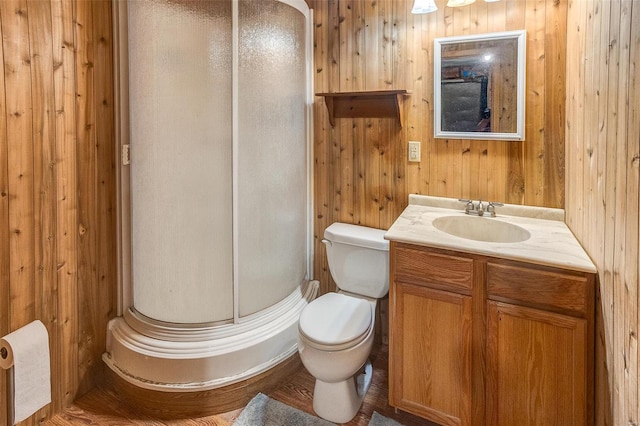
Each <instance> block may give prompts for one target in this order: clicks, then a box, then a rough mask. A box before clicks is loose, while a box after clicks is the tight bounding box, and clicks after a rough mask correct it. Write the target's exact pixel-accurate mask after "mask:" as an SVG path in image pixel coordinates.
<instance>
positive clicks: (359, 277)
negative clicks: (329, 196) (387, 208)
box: [323, 223, 389, 299]
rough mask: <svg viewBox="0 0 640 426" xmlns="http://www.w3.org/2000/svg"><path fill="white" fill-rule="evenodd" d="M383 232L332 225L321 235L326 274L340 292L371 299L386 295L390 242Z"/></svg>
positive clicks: (341, 224)
mask: <svg viewBox="0 0 640 426" xmlns="http://www.w3.org/2000/svg"><path fill="white" fill-rule="evenodd" d="M385 232H386V231H383V230H380V229H374V228H368V227H365V226H359V225H350V224H347V223H333V224H331V225H330V226H329V227H328V228H327V229H325V231H324V240H323V242H324V243H325V247H326V249H327V259H328V262H329V271H330V272H331V276H332V277H333V280H334V281H335V282H336V285H337V286H338V288H340V289H341V290H344V291H347V292H349V293H354V294H359V295H361V296H366V297H371V298H376V299H378V298H381V297H383V296H384V295H385V294H387V292H388V291H389V241H387V240H385V239H384V234H385Z"/></svg>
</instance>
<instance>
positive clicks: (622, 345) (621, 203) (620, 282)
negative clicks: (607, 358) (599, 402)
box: [579, 1, 637, 424]
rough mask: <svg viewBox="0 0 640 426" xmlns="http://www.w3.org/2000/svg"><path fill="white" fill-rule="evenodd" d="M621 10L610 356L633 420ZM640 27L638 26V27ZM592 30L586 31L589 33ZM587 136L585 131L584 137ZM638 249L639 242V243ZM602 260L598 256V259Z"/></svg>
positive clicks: (616, 397) (620, 404)
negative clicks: (629, 373)
mask: <svg viewBox="0 0 640 426" xmlns="http://www.w3.org/2000/svg"><path fill="white" fill-rule="evenodd" d="M621 6H622V9H621V14H620V44H619V45H620V49H621V50H620V56H619V58H618V64H619V72H620V74H619V79H618V87H617V90H618V93H619V95H618V108H617V109H618V121H617V123H616V126H617V127H618V139H617V141H616V170H617V172H616V183H615V190H616V194H617V195H616V216H617V218H616V230H615V232H614V238H615V244H616V253H615V255H614V256H615V260H614V265H615V267H614V268H615V271H616V272H617V273H616V274H614V280H613V282H612V283H611V285H612V289H613V305H614V309H615V313H614V319H613V328H614V334H613V336H612V337H613V339H612V343H613V348H614V358H613V359H612V360H611V361H612V365H611V367H612V368H611V371H612V373H613V383H612V388H611V392H612V411H613V416H614V417H613V423H614V424H615V423H616V422H618V421H620V422H621V421H622V419H624V421H627V420H631V418H632V417H630V416H629V417H627V416H628V415H629V414H630V410H629V407H627V406H626V405H625V404H626V402H627V401H626V396H625V393H626V392H625V390H627V388H626V386H627V383H625V382H626V377H627V362H630V361H631V354H629V353H626V351H625V350H626V349H628V346H627V343H626V342H627V340H628V339H629V336H628V335H627V329H626V326H627V319H626V315H627V309H628V300H629V298H628V296H629V295H628V294H627V291H628V285H630V284H631V283H628V282H627V281H626V278H627V275H626V272H625V271H626V268H627V267H630V266H631V265H626V263H625V262H626V256H625V249H626V248H627V246H626V244H627V241H626V238H627V236H628V229H627V228H628V226H629V224H628V223H627V214H626V211H627V196H626V193H627V190H628V188H627V175H628V169H629V165H628V164H627V144H628V136H629V134H628V133H629V121H628V120H629V109H628V108H629V103H628V96H629V90H630V85H629V77H630V76H629V66H630V62H629V61H630V55H629V54H630V49H629V42H630V40H631V30H632V29H631V14H632V12H631V7H630V4H628V2H623V1H621ZM636 31H637V29H636ZM589 35H590V34H588V33H587V34H586V36H587V37H588V36H589ZM590 36H591V37H596V36H597V35H596V34H591V35H590ZM587 137H588V136H587V135H585V138H587ZM579 194H580V196H582V197H585V196H586V194H585V193H584V191H583V192H581V193H579ZM588 226H589V224H588V223H584V225H583V229H582V230H581V232H580V236H583V235H586V234H587V232H588V231H587V228H588ZM586 247H587V250H589V251H591V247H590V246H588V245H587V246H586ZM636 250H637V246H636ZM596 262H598V263H599V259H598V260H596Z"/></svg>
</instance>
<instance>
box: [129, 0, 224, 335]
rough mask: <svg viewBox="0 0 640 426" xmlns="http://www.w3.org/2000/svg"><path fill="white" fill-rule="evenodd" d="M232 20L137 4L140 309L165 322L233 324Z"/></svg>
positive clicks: (134, 139)
mask: <svg viewBox="0 0 640 426" xmlns="http://www.w3.org/2000/svg"><path fill="white" fill-rule="evenodd" d="M231 16H232V15H231V2H230V1H210V0H200V1H197V0H190V1H188V2H175V1H172V0H165V1H153V2H150V1H129V2H128V20H129V25H128V28H129V40H128V41H129V70H130V75H129V93H130V96H129V98H130V119H131V131H130V133H131V158H132V163H131V200H132V201H131V204H132V205H131V215H132V253H133V254H132V282H133V304H134V307H135V309H136V310H137V311H138V312H140V313H142V314H144V315H146V316H148V317H150V318H153V319H156V320H160V321H167V322H175V323H203V322H214V321H221V320H229V319H232V318H233V284H232V283H233V259H232V256H233V235H232V168H231V166H232V125H231V121H232V84H231V81H232V79H231V75H232V65H231V64H232V51H231V46H232V41H231V25H232V18H231Z"/></svg>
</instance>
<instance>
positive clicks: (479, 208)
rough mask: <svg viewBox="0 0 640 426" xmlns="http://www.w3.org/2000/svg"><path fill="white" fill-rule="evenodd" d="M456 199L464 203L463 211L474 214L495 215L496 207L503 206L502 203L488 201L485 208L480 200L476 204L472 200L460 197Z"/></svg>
mask: <svg viewBox="0 0 640 426" xmlns="http://www.w3.org/2000/svg"><path fill="white" fill-rule="evenodd" d="M458 201H460V202H463V203H465V208H464V212H465V213H466V214H471V215H475V216H484V215H485V213H486V214H488V215H489V216H490V217H496V207H501V206H504V204H502V203H495V202H493V201H490V202H489V203H488V204H487V208H486V210H485V207H484V204H482V200H479V201H478V204H475V203H474V202H473V200H466V199H462V198H461V199H458Z"/></svg>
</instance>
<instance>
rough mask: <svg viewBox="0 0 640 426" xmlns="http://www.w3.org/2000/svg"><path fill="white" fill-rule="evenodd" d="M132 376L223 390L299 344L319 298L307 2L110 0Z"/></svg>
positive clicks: (119, 354) (124, 340) (124, 351)
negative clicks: (303, 322) (302, 318)
mask: <svg viewBox="0 0 640 426" xmlns="http://www.w3.org/2000/svg"><path fill="white" fill-rule="evenodd" d="M114 9H115V13H114V21H115V23H116V30H115V31H114V33H115V34H116V36H117V38H118V40H116V41H117V43H116V45H117V46H118V48H117V50H118V52H117V53H116V55H115V60H116V66H117V73H116V74H117V76H118V79H117V82H116V91H117V94H118V96H117V98H118V100H119V105H118V106H117V107H118V110H119V111H120V113H119V115H118V119H119V122H118V129H119V138H120V144H119V146H121V147H122V165H120V167H119V174H118V175H119V180H120V185H119V187H120V197H119V200H120V206H119V212H120V216H119V218H120V226H119V230H120V235H119V237H120V238H119V248H120V262H119V266H120V270H119V276H120V286H121V287H120V289H121V291H120V293H119V294H120V300H119V304H120V312H119V314H120V316H118V317H117V318H115V319H114V320H112V321H111V322H110V323H109V329H108V337H107V352H106V353H105V354H104V356H103V359H104V361H105V362H106V363H107V365H108V366H109V367H110V368H111V369H112V370H113V371H114V372H116V373H117V374H118V375H119V376H120V377H122V378H123V379H125V380H126V381H128V382H130V383H133V384H135V385H136V386H139V387H143V388H147V389H153V390H166V391H194V390H206V389H214V388H217V387H221V386H225V385H228V384H232V383H235V382H238V381H241V380H244V379H247V378H249V377H251V376H254V375H256V374H259V373H261V372H263V371H265V370H267V369H269V368H271V367H273V366H275V365H277V364H278V363H279V362H281V361H283V360H285V359H287V358H288V357H290V356H291V355H293V354H295V353H296V351H297V349H296V339H297V321H298V317H299V313H300V311H301V310H302V308H304V306H305V305H306V304H307V303H308V301H310V300H311V299H313V298H314V297H315V294H316V292H317V287H318V285H317V282H316V281H312V280H311V279H312V276H313V273H312V270H311V267H312V264H313V262H312V222H311V202H312V201H311V200H312V197H311V188H312V182H311V152H310V151H311V148H310V141H311V127H312V126H311V124H312V123H311V114H310V108H311V104H312V102H313V98H312V87H311V75H312V74H311V62H312V61H311V53H312V47H311V46H312V45H311V29H310V28H311V25H310V23H311V21H312V20H311V16H310V14H311V11H310V10H309V8H308V6H307V4H306V3H305V2H304V1H303V0H262V1H250V0H219V1H210V0H154V1H129V2H115V3H114Z"/></svg>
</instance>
